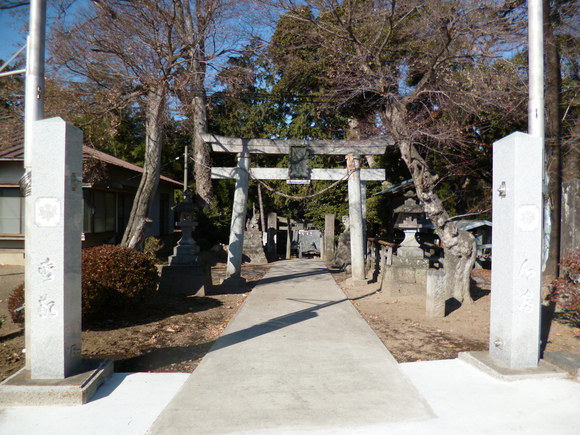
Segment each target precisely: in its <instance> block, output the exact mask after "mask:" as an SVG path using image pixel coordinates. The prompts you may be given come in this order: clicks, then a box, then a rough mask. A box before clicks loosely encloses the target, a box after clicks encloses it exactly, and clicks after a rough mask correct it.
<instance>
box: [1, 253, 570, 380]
mask: <svg viewBox="0 0 580 435" xmlns="http://www.w3.org/2000/svg"><path fill="white" fill-rule="evenodd" d="M268 268H269V267H268V266H267V265H265V266H264V265H249V264H248V265H244V266H243V268H242V276H243V277H244V278H246V280H247V284H246V285H245V286H244V287H242V288H240V289H232V288H230V289H228V288H224V287H220V286H217V287H215V288H214V290H213V291H212V292H211V294H209V295H206V296H190V297H164V298H158V299H156V300H155V301H154V303H151V304H148V305H146V306H142V307H139V309H138V310H136V311H135V312H134V313H131V314H129V315H127V316H125V317H124V318H119V319H115V320H114V321H112V320H109V321H103V322H102V323H101V324H100V325H99V326H98V327H97V328H94V329H91V330H88V331H83V334H82V339H83V357H85V358H105V357H108V358H113V359H114V360H115V371H117V372H135V371H146V372H186V373H187V372H192V371H193V370H194V369H195V368H196V367H197V365H198V364H199V362H200V360H201V358H202V357H203V356H204V355H205V354H206V353H207V352H208V350H209V349H210V348H211V346H212V345H213V343H214V342H215V341H216V340H217V338H218V337H219V336H220V334H221V333H222V331H223V330H224V328H225V327H226V326H227V324H228V322H229V321H230V320H231V318H232V317H233V315H234V314H235V313H236V312H237V310H238V308H239V307H240V306H241V305H242V303H243V302H244V300H245V298H246V297H247V295H248V292H250V291H251V289H252V288H253V287H254V286H255V284H256V283H257V282H258V281H259V279H260V278H261V277H262V276H263V275H264V274H265V273H266V272H267V270H268ZM330 270H331V272H332V276H333V277H334V278H335V280H336V282H337V283H338V284H339V285H340V286H341V288H343V290H344V292H345V294H346V295H347V296H348V297H349V298H350V299H351V300H352V302H353V304H354V305H355V307H356V308H357V309H358V310H359V311H360V313H361V314H362V316H363V317H364V318H365V319H366V321H367V322H368V324H369V325H370V326H371V327H372V328H373V329H374V331H375V332H376V334H377V335H378V337H379V338H380V339H381V340H382V341H383V343H385V345H386V346H387V347H388V349H389V350H390V351H391V353H392V354H393V356H394V357H395V358H396V359H397V361H399V362H409V361H424V360H437V359H449V358H456V357H457V354H458V353H459V352H462V351H470V350H486V349H487V347H488V340H489V302H490V286H491V283H490V274H489V271H481V270H475V271H474V273H473V278H474V280H473V286H472V293H473V295H474V296H475V299H476V301H475V303H474V304H473V305H469V306H467V305H466V306H463V307H460V308H459V309H455V310H453V311H452V312H450V313H449V315H448V316H447V317H445V318H443V319H431V318H428V317H427V316H426V315H425V297H424V296H416V295H413V296H404V297H398V298H389V297H388V296H387V295H386V294H384V293H383V292H380V291H378V284H376V283H375V284H369V285H366V286H361V287H355V288H348V287H345V286H344V281H345V278H346V277H347V276H346V275H345V274H344V273H343V272H340V271H338V270H333V269H330ZM224 275H225V265H224V264H218V265H217V266H216V267H214V268H212V277H213V281H214V283H215V284H219V282H221V279H223V277H224ZM23 279H24V275H23V270H22V268H18V267H12V266H0V315H5V316H8V310H7V304H6V302H7V299H8V296H9V294H10V292H11V290H12V289H13V288H15V287H16V286H17V285H19V284H20V283H21V282H22V281H23ZM451 308H456V307H451ZM550 314H551V312H550V311H548V312H547V316H546V318H551V317H550ZM8 317H9V316H8ZM547 326H549V331H548V329H546V331H547V332H546V334H547V337H548V338H547V350H548V351H556V350H568V351H570V352H573V353H577V354H580V329H579V328H573V327H570V326H568V325H565V324H561V323H557V322H547ZM23 348H24V334H23V330H22V328H21V327H20V326H19V325H15V324H13V323H12V321H11V320H8V321H7V322H6V323H5V324H4V326H3V327H2V329H0V380H3V379H5V378H6V377H8V376H9V375H11V374H12V373H15V372H16V371H18V370H19V369H20V368H21V367H23V366H24V354H23Z"/></svg>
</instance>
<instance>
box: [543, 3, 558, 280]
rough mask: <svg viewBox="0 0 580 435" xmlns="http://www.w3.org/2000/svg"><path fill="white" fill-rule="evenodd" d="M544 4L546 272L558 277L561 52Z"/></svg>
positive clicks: (547, 5) (547, 9)
mask: <svg viewBox="0 0 580 435" xmlns="http://www.w3.org/2000/svg"><path fill="white" fill-rule="evenodd" d="M543 5H544V47H545V65H546V91H545V95H546V96H545V100H546V165H547V167H546V171H547V174H548V182H549V195H550V203H551V208H552V229H551V232H550V250H549V253H548V261H547V263H546V270H545V271H544V273H545V274H546V275H548V276H551V277H552V279H555V278H557V277H558V264H559V262H560V219H561V191H562V153H561V143H560V137H561V131H562V122H561V119H562V117H561V114H560V91H561V88H562V84H561V77H560V55H559V52H558V43H557V41H556V38H555V36H554V31H553V28H552V24H551V20H550V16H551V10H550V1H549V0H543Z"/></svg>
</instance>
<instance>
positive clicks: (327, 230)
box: [324, 213, 334, 262]
mask: <svg viewBox="0 0 580 435" xmlns="http://www.w3.org/2000/svg"><path fill="white" fill-rule="evenodd" d="M333 260H334V215H333V214H330V213H329V214H325V215H324V261H326V262H331V261H333Z"/></svg>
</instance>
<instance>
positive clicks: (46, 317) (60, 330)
mask: <svg viewBox="0 0 580 435" xmlns="http://www.w3.org/2000/svg"><path fill="white" fill-rule="evenodd" d="M33 128H34V129H35V134H34V140H33V141H32V144H31V163H32V165H31V166H32V173H31V191H30V196H31V198H30V203H31V209H32V214H33V216H32V222H31V225H29V227H28V231H29V232H28V233H27V234H26V237H27V238H28V239H29V243H28V244H27V247H28V249H27V251H26V256H27V257H28V262H27V264H28V265H29V267H30V268H31V270H30V271H28V273H27V281H26V302H25V307H26V308H25V309H26V316H25V317H26V322H27V324H26V326H27V328H26V329H25V334H26V336H27V349H26V358H27V360H29V361H28V362H29V364H28V365H29V367H30V375H31V378H32V379H64V378H65V377H67V376H69V375H70V374H71V373H73V372H74V371H75V369H76V368H77V366H78V365H79V364H80V362H81V233H82V222H83V219H82V216H83V214H82V201H83V192H82V157H83V136H82V132H81V131H80V130H79V129H78V128H76V127H73V126H72V125H70V124H67V123H66V122H64V121H63V120H62V119H60V118H52V119H46V120H43V121H37V122H36V123H35V125H34V127H33Z"/></svg>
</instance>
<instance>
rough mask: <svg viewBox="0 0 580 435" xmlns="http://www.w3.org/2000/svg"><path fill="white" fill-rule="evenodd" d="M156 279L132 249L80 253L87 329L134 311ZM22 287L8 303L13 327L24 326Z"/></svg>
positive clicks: (152, 289)
mask: <svg viewBox="0 0 580 435" xmlns="http://www.w3.org/2000/svg"><path fill="white" fill-rule="evenodd" d="M158 281H159V275H158V272H157V267H156V266H155V263H154V262H153V261H152V260H151V259H150V258H148V257H147V255H145V254H142V253H140V252H138V251H136V250H134V249H129V248H124V247H122V246H113V245H103V246H96V247H94V248H87V249H83V251H82V310H83V311H82V316H83V324H84V325H85V326H86V325H87V324H89V323H90V322H91V321H93V320H97V319H102V318H106V317H107V315H109V314H113V315H115V314H119V313H121V312H123V311H128V310H130V309H132V308H134V307H135V306H136V305H137V304H140V303H143V302H144V301H146V300H147V299H149V298H151V297H152V296H153V295H154V294H155V291H156V290H157V282H158ZM23 306H24V284H21V285H20V286H18V287H16V288H15V289H14V290H13V291H12V294H11V295H10V297H9V299H8V310H9V311H10V316H11V317H12V321H13V322H14V323H20V324H24V310H23V309H21V310H18V311H16V310H17V309H18V308H20V307H23Z"/></svg>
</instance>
